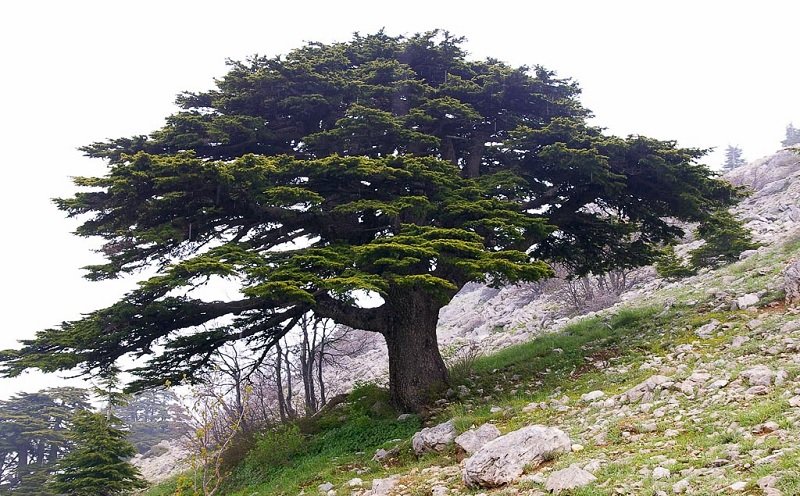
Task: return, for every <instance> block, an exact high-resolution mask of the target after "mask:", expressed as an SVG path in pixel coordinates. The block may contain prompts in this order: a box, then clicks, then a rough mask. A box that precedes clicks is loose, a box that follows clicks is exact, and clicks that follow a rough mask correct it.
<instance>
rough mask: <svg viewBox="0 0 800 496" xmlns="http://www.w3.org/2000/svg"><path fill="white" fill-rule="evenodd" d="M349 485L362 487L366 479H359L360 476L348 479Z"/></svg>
mask: <svg viewBox="0 0 800 496" xmlns="http://www.w3.org/2000/svg"><path fill="white" fill-rule="evenodd" d="M347 485H348V486H350V487H361V486H363V485H364V481H363V480H361V479H359V478H358V477H354V478H352V479H350V480H349V481H347Z"/></svg>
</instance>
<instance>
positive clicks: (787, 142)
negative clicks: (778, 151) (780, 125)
mask: <svg viewBox="0 0 800 496" xmlns="http://www.w3.org/2000/svg"><path fill="white" fill-rule="evenodd" d="M797 144H800V129H797V128H795V127H794V124H792V123H791V122H790V123H789V125H788V126H786V136H785V137H784V139H783V141H781V145H783V146H793V145H797Z"/></svg>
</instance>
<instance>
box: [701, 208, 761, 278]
mask: <svg viewBox="0 0 800 496" xmlns="http://www.w3.org/2000/svg"><path fill="white" fill-rule="evenodd" d="M696 234H697V236H698V237H700V238H703V239H704V240H705V241H706V242H705V244H704V245H702V246H701V247H699V248H697V249H695V250H692V252H691V264H692V266H693V267H696V268H700V267H719V266H720V265H725V264H729V263H732V262H735V261H737V260H738V259H739V254H741V253H742V252H743V251H746V250H755V249H756V248H758V247H759V244H758V243H755V242H753V237H752V234H751V233H750V231H748V230H747V229H745V227H744V226H743V225H742V223H741V222H740V221H739V220H738V219H737V218H736V217H734V216H733V215H732V214H731V213H730V212H728V211H727V210H722V211H719V212H717V213H715V214H714V215H713V216H711V218H710V219H709V220H707V221H706V222H703V223H702V224H700V226H699V227H698V228H697V231H696Z"/></svg>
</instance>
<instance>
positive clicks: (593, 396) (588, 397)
mask: <svg viewBox="0 0 800 496" xmlns="http://www.w3.org/2000/svg"><path fill="white" fill-rule="evenodd" d="M605 395H606V393H604V392H602V391H599V390H598V391H592V392H590V393H586V394H582V395H581V401H583V402H585V403H591V402H592V401H595V400H599V399H600V398H602V397H603V396H605Z"/></svg>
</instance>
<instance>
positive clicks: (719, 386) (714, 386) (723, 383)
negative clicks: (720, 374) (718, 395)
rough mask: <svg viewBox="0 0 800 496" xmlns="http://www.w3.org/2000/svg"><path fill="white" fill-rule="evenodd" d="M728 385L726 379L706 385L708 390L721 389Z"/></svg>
mask: <svg viewBox="0 0 800 496" xmlns="http://www.w3.org/2000/svg"><path fill="white" fill-rule="evenodd" d="M727 385H728V380H727V379H717V380H716V381H714V382H712V383H711V384H709V385H708V388H709V389H722V388H724V387H725V386H727Z"/></svg>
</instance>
